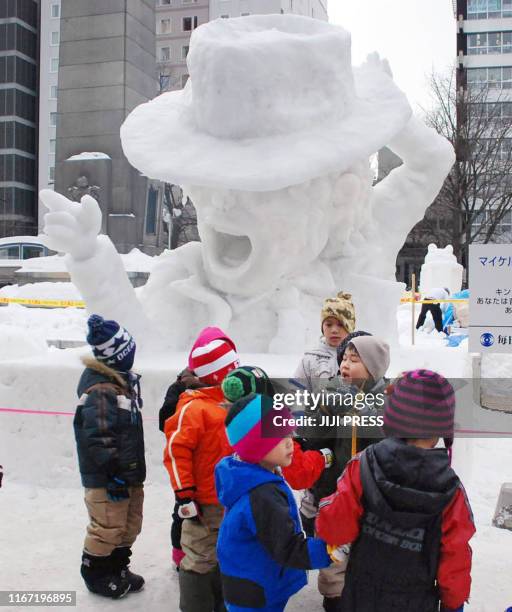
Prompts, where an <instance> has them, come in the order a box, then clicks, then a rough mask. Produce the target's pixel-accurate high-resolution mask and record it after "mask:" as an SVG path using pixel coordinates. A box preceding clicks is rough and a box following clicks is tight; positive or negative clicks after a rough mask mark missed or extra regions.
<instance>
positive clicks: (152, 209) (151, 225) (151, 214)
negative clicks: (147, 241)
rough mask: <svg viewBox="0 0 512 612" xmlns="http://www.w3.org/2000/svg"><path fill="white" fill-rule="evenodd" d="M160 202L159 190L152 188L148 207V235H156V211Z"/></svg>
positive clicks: (150, 188)
mask: <svg viewBox="0 0 512 612" xmlns="http://www.w3.org/2000/svg"><path fill="white" fill-rule="evenodd" d="M157 202H158V189H155V188H154V187H152V186H150V187H149V190H148V202H147V207H146V234H156V209H157Z"/></svg>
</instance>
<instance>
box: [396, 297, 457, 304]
mask: <svg viewBox="0 0 512 612" xmlns="http://www.w3.org/2000/svg"><path fill="white" fill-rule="evenodd" d="M400 302H414V303H415V304H452V303H454V302H469V299H468V298H459V299H456V300H413V298H401V299H400Z"/></svg>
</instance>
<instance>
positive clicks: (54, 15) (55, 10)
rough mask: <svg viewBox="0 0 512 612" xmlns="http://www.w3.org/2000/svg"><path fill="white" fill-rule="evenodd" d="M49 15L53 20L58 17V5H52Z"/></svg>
mask: <svg viewBox="0 0 512 612" xmlns="http://www.w3.org/2000/svg"><path fill="white" fill-rule="evenodd" d="M51 15H52V18H53V19H58V18H59V17H60V4H52V9H51Z"/></svg>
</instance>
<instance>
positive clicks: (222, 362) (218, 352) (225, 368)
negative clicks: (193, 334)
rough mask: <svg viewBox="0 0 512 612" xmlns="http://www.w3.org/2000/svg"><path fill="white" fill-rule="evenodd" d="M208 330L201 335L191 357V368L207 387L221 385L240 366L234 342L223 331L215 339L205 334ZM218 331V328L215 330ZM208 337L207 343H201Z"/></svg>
mask: <svg viewBox="0 0 512 612" xmlns="http://www.w3.org/2000/svg"><path fill="white" fill-rule="evenodd" d="M211 329H212V328H206V329H205V330H203V332H201V334H199V337H198V339H197V340H196V343H195V344H194V347H193V348H192V351H191V352H190V355H189V360H188V363H189V367H190V369H191V370H192V371H193V372H194V374H195V375H196V376H197V377H198V378H199V380H200V381H201V382H203V383H205V384H206V385H212V386H213V385H220V383H221V382H222V381H223V380H224V378H225V377H226V375H227V374H228V373H229V372H231V370H234V369H235V368H236V367H238V366H239V365H240V360H239V359H238V355H237V353H236V349H235V345H234V344H233V341H232V340H230V339H229V338H227V336H225V335H224V334H223V332H222V331H221V330H218V331H219V336H220V337H217V338H214V339H210V338H211V334H204V332H206V331H207V330H211ZM214 329H216V328H214ZM202 336H206V338H205V340H206V341H205V343H204V344H203V343H202V342H201V340H202Z"/></svg>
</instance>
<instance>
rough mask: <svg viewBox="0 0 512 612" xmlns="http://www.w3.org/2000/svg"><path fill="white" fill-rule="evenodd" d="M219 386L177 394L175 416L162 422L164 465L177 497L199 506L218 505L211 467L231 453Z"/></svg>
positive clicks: (212, 468) (222, 396) (222, 398)
mask: <svg viewBox="0 0 512 612" xmlns="http://www.w3.org/2000/svg"><path fill="white" fill-rule="evenodd" d="M224 401H225V400H224V394H223V393H222V389H221V388H220V387H204V388H202V389H195V390H188V391H185V392H184V393H182V394H181V395H180V399H179V401H178V407H177V409H176V413H175V414H174V415H173V416H172V417H170V418H168V419H167V420H166V421H165V427H164V433H165V437H166V439H167V443H166V445H165V450H164V464H165V467H166V468H167V471H168V472H169V476H170V479H171V485H172V488H173V489H174V492H175V493H176V494H177V496H178V497H192V498H194V499H195V500H196V501H197V502H198V503H199V504H218V503H219V502H218V499H217V494H216V492H215V480H214V474H213V471H214V468H215V466H216V465H217V463H218V462H219V461H220V460H221V459H222V458H223V457H226V456H227V455H230V454H231V453H232V452H233V451H232V449H231V447H230V445H229V442H228V440H227V437H226V430H225V428H224V421H225V419H226V409H225V408H224V407H223V403H224Z"/></svg>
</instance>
